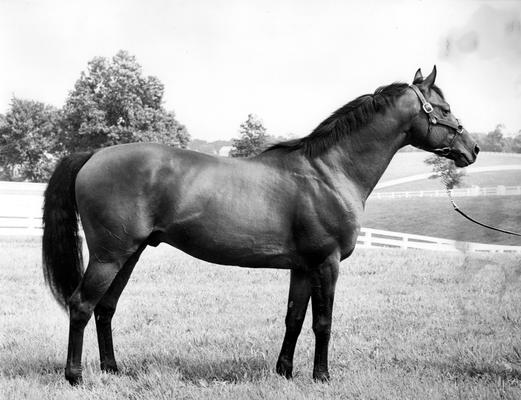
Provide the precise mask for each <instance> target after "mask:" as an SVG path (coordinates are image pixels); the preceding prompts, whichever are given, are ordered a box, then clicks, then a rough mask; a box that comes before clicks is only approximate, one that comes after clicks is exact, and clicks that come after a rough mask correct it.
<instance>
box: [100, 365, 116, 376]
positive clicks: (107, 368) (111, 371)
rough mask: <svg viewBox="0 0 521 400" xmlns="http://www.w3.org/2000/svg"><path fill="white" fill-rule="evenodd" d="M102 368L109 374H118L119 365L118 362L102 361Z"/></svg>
mask: <svg viewBox="0 0 521 400" xmlns="http://www.w3.org/2000/svg"><path fill="white" fill-rule="evenodd" d="M101 370H102V371H103V372H106V373H107V374H117V373H118V366H117V365H116V363H111V364H105V363H102V364H101Z"/></svg>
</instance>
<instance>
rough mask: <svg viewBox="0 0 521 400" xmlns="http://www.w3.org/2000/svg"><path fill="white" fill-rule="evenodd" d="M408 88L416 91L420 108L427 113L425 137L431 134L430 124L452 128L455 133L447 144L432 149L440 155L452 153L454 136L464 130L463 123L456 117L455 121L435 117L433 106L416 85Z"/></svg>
mask: <svg viewBox="0 0 521 400" xmlns="http://www.w3.org/2000/svg"><path fill="white" fill-rule="evenodd" d="M410 88H411V89H412V90H413V91H414V93H416V95H417V96H418V98H419V99H420V102H421V103H422V109H423V111H424V112H425V114H427V117H428V127H427V138H428V137H429V136H430V134H431V126H432V125H444V126H446V127H448V128H451V129H454V131H455V134H454V137H453V138H452V140H451V141H450V143H449V146H448V147H444V148H441V149H434V152H435V153H437V154H439V155H442V156H446V155H449V154H450V153H452V152H453V151H454V149H453V147H452V145H453V144H454V141H455V140H456V137H458V135H461V134H462V133H463V130H464V128H463V125H461V124H460V122H459V120H457V119H456V121H457V122H452V121H449V120H448V119H445V118H440V117H437V116H436V115H434V112H433V111H434V107H433V106H432V104H431V103H429V102H428V101H427V100H426V99H425V96H424V95H423V93H422V92H421V91H420V89H419V88H418V86H416V85H410Z"/></svg>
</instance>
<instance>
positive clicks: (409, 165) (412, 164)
mask: <svg viewBox="0 0 521 400" xmlns="http://www.w3.org/2000/svg"><path fill="white" fill-rule="evenodd" d="M431 155H432V153H428V152H426V151H413V152H399V153H397V154H396V155H395V156H394V157H393V159H392V161H391V163H390V164H389V166H388V167H387V169H386V171H385V173H384V174H383V176H382V178H381V179H380V182H386V181H390V180H393V179H398V178H404V177H407V176H410V175H416V174H426V173H430V172H431V171H432V167H431V166H430V165H427V164H425V163H424V160H425V159H426V158H428V157H430V156H431ZM519 164H521V154H515V153H491V152H481V153H479V155H478V158H477V160H476V162H475V163H474V164H473V165H472V167H492V166H497V165H519Z"/></svg>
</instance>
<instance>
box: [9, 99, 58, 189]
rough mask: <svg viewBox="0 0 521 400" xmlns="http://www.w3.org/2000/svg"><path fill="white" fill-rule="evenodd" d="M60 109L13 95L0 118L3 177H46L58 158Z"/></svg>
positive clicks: (28, 178)
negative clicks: (0, 118)
mask: <svg viewBox="0 0 521 400" xmlns="http://www.w3.org/2000/svg"><path fill="white" fill-rule="evenodd" d="M59 120H60V112H59V110H57V109H56V108H54V107H52V106H49V105H46V104H44V103H41V102H38V101H33V100H23V99H18V98H13V99H12V100H11V104H10V108H9V110H8V112H7V114H6V115H5V117H4V118H3V120H2V121H0V165H1V166H2V168H3V178H4V179H9V180H30V181H45V180H46V179H47V178H48V176H49V175H50V173H51V172H52V169H53V167H54V163H55V162H56V159H57V157H56V153H57V152H58V147H59V145H58V131H57V129H58V128H57V127H58V126H59Z"/></svg>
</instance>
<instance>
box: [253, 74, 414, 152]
mask: <svg viewBox="0 0 521 400" xmlns="http://www.w3.org/2000/svg"><path fill="white" fill-rule="evenodd" d="M408 87H409V85H408V84H407V83H401V82H396V83H392V84H390V85H388V86H382V87H379V88H378V89H376V91H375V92H374V94H365V95H362V96H360V97H358V98H356V99H355V100H353V101H351V102H349V103H347V104H346V105H345V106H343V107H341V108H339V109H338V110H336V111H335V112H334V113H333V114H331V116H329V117H328V118H326V119H325V120H324V121H322V123H321V124H320V125H318V126H317V127H316V128H315V129H314V130H313V132H311V133H310V134H309V135H308V136H305V137H303V138H300V139H294V140H288V141H285V142H280V143H276V144H274V145H272V146H270V147H268V148H267V149H266V150H264V151H263V153H266V152H268V151H272V150H276V149H281V150H285V151H294V150H297V149H303V150H304V153H305V154H307V155H308V156H310V157H315V156H317V155H319V154H321V153H322V152H323V151H325V150H326V149H328V148H329V147H331V146H332V145H334V144H336V143H338V141H339V140H341V139H342V138H343V137H344V136H345V135H347V134H349V132H353V131H356V130H358V129H360V128H362V127H363V126H365V125H366V124H367V123H369V122H370V121H371V120H372V119H373V116H374V115H375V114H377V113H379V112H382V111H383V110H385V109H386V108H387V107H388V106H390V105H392V104H393V103H394V101H395V100H396V99H397V98H398V97H400V96H401V95H403V93H404V92H405V90H406V89H407V88H408Z"/></svg>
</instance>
